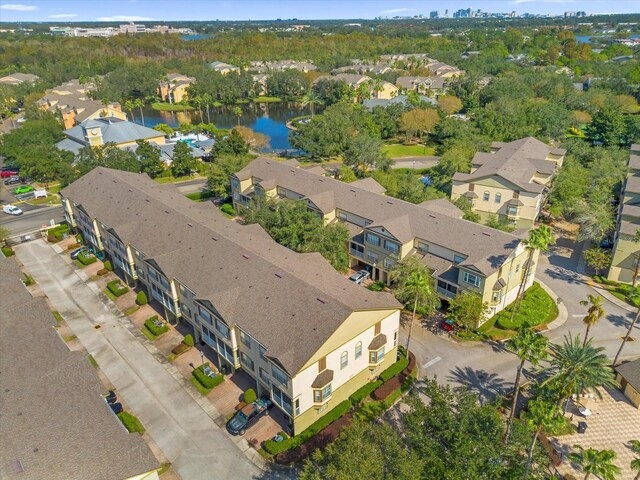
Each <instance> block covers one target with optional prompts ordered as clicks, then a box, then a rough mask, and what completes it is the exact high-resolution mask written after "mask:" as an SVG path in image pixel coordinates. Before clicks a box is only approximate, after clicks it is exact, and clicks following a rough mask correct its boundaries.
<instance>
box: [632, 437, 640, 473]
mask: <svg viewBox="0 0 640 480" xmlns="http://www.w3.org/2000/svg"><path fill="white" fill-rule="evenodd" d="M629 447H630V448H631V451H632V452H633V453H635V454H636V455H640V440H629ZM631 470H635V471H637V472H638V473H637V474H636V476H635V477H634V479H633V480H640V457H636V458H634V459H633V460H631Z"/></svg>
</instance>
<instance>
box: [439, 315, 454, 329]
mask: <svg viewBox="0 0 640 480" xmlns="http://www.w3.org/2000/svg"><path fill="white" fill-rule="evenodd" d="M455 327H456V322H454V321H453V320H451V319H450V318H445V319H444V320H443V321H442V323H440V328H442V329H443V330H446V331H447V332H451V331H452V330H454V329H455Z"/></svg>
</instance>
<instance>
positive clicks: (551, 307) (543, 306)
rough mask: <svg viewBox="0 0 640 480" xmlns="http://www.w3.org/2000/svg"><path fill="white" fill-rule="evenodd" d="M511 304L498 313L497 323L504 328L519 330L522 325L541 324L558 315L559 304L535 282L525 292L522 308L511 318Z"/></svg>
mask: <svg viewBox="0 0 640 480" xmlns="http://www.w3.org/2000/svg"><path fill="white" fill-rule="evenodd" d="M512 308H513V304H511V305H510V306H509V307H507V308H506V309H504V310H502V311H501V312H500V313H498V314H497V317H498V318H497V320H496V325H497V326H498V328H502V329H504V330H517V329H518V328H520V327H521V326H522V325H525V324H529V325H531V326H536V325H541V324H545V323H549V322H551V321H553V320H554V319H555V318H556V317H557V316H558V306H557V305H556V302H555V301H554V300H553V299H552V298H551V297H550V296H549V294H548V293H547V292H545V291H544V289H543V288H542V287H541V286H540V284H539V283H537V282H534V283H533V285H532V286H531V287H529V288H528V289H527V291H526V292H525V293H524V298H523V299H522V304H521V307H520V310H518V312H516V314H515V315H514V317H513V320H511V309H512Z"/></svg>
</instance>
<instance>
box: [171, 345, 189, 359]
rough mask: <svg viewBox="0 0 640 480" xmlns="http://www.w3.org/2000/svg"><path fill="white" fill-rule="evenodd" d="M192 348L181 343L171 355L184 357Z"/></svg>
mask: <svg viewBox="0 0 640 480" xmlns="http://www.w3.org/2000/svg"><path fill="white" fill-rule="evenodd" d="M190 348H191V347H190V346H189V345H187V344H186V343H183V342H180V343H179V344H178V345H176V346H175V347H174V348H173V350H171V353H173V354H174V355H175V356H176V357H177V356H180V355H182V354H183V353H184V352H186V351H187V350H189V349H190Z"/></svg>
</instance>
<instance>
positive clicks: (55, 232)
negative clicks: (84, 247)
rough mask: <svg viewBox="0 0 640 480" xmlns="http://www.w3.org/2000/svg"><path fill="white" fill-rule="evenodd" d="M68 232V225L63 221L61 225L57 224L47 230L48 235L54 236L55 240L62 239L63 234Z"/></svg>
mask: <svg viewBox="0 0 640 480" xmlns="http://www.w3.org/2000/svg"><path fill="white" fill-rule="evenodd" d="M68 233H69V225H67V224H66V223H63V224H62V225H58V226H57V227H53V228H50V229H49V230H47V236H48V237H54V238H55V239H56V241H60V240H62V239H63V238H64V237H65V235H67V234H68Z"/></svg>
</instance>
